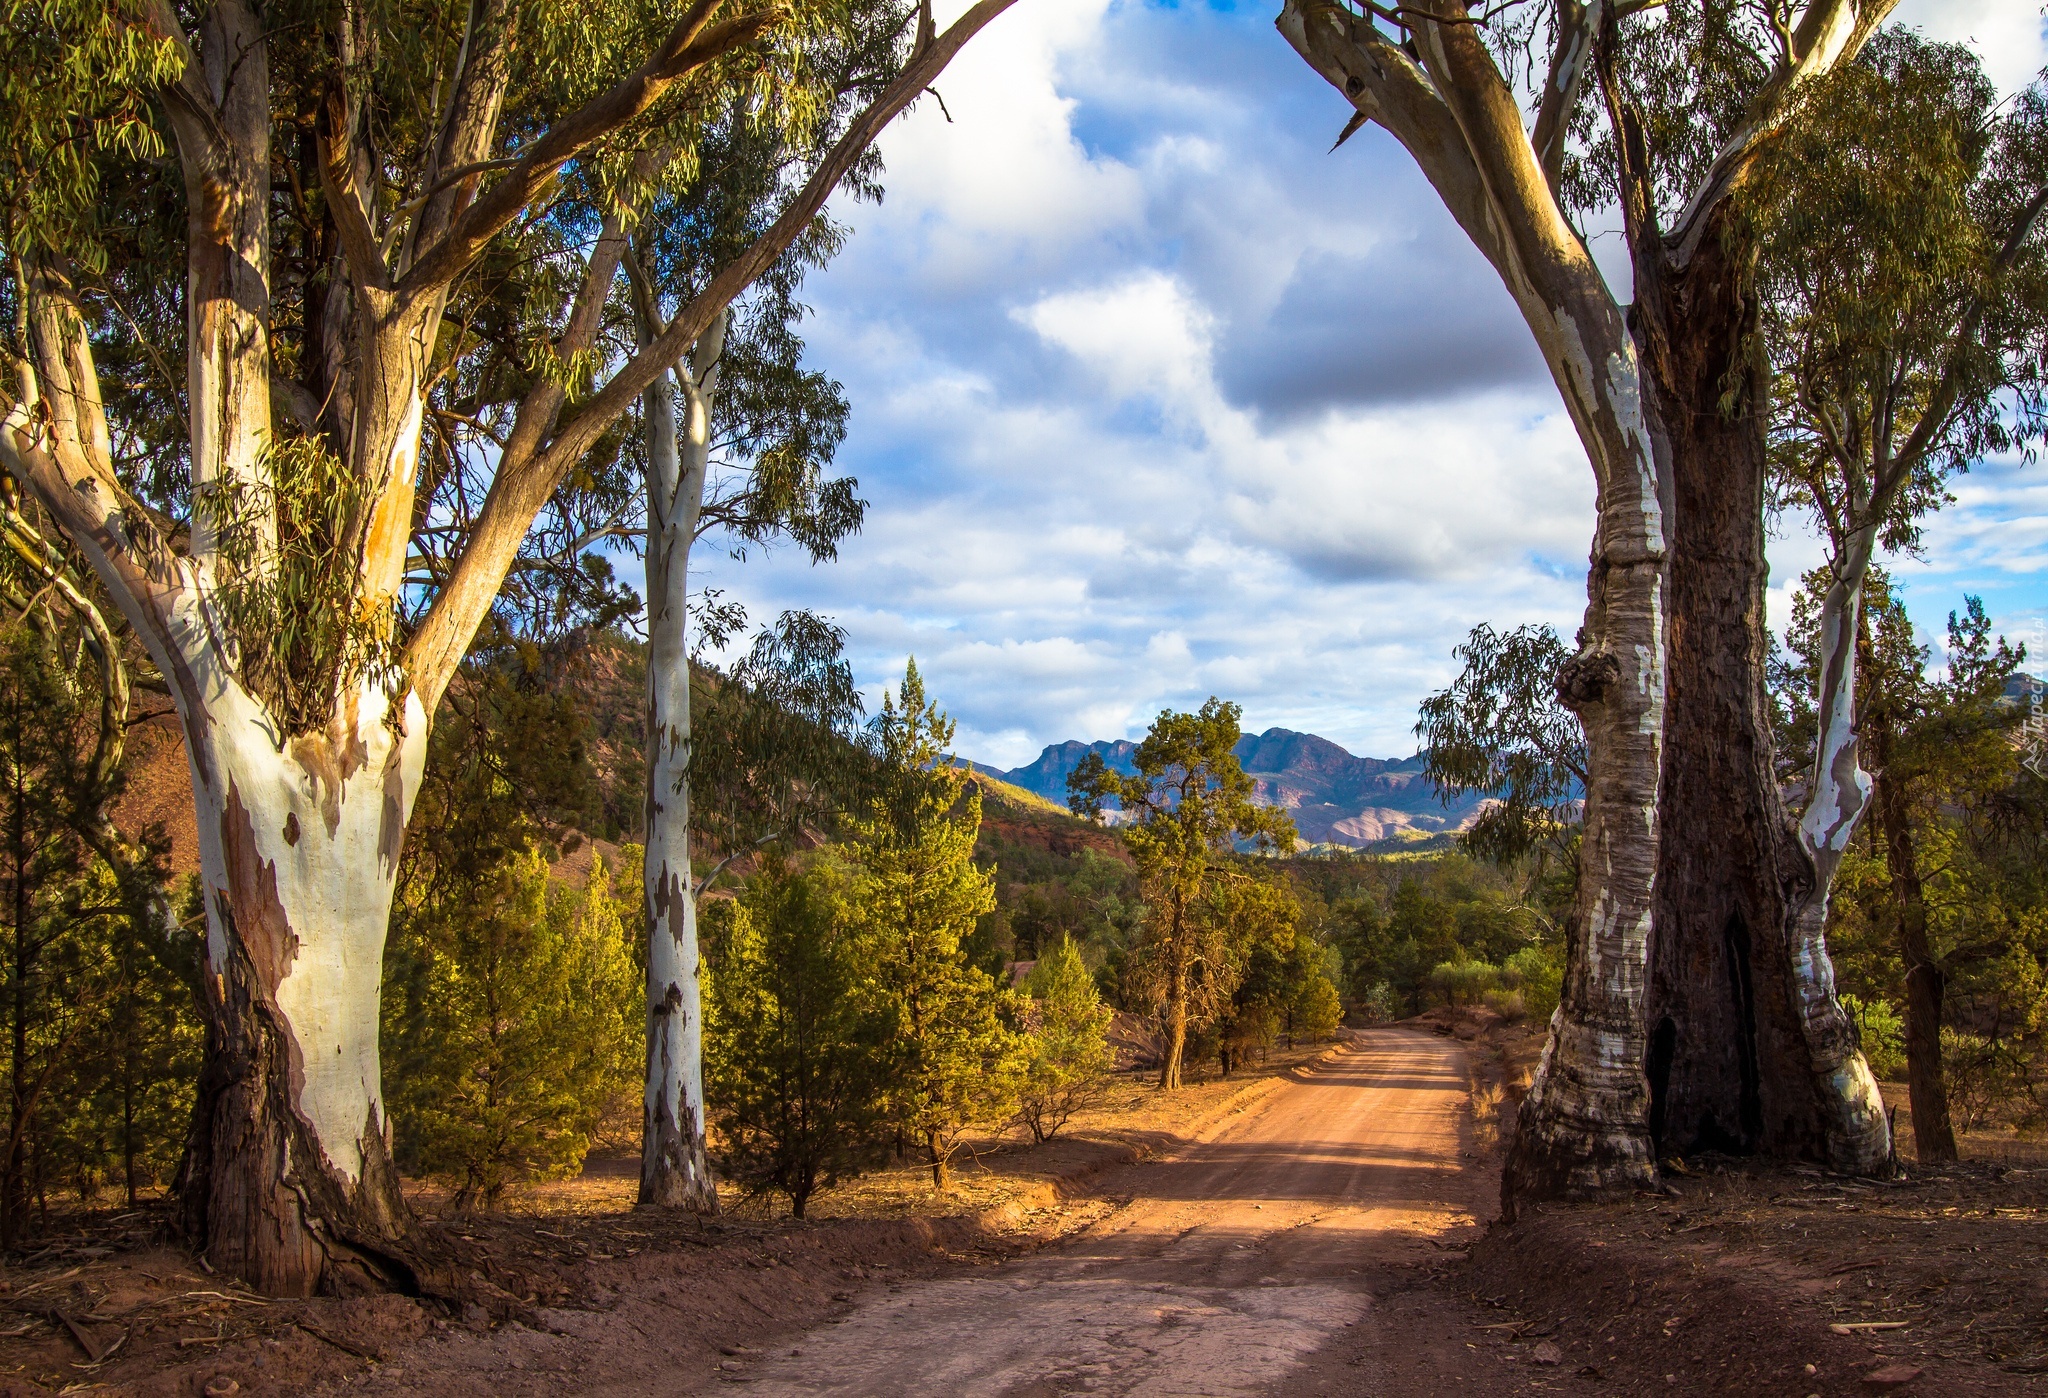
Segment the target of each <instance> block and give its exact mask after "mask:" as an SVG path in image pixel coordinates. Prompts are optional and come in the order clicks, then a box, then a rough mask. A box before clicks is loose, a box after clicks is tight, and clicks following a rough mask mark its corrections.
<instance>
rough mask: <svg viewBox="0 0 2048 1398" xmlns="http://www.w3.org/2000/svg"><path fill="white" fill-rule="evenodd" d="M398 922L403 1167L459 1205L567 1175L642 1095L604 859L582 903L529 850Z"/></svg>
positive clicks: (632, 984)
mask: <svg viewBox="0 0 2048 1398" xmlns="http://www.w3.org/2000/svg"><path fill="white" fill-rule="evenodd" d="M635 892H637V890H635ZM406 913H407V916H406V917H404V918H403V919H402V921H401V923H400V926H401V928H402V932H401V934H400V935H399V936H398V937H395V938H394V942H396V943H397V945H395V946H394V947H393V950H392V955H391V959H392V960H393V961H394V962H398V963H400V967H399V970H398V974H395V975H392V976H390V977H388V978H387V982H386V986H387V988H386V994H385V999H386V1023H387V1026H388V1027H387V1032H386V1039H387V1052H386V1061H387V1062H389V1063H391V1064H392V1065H393V1068H394V1070H395V1071H394V1072H393V1073H392V1074H391V1083H392V1089H391V1092H390V1094H389V1098H390V1102H391V1111H392V1120H393V1122H394V1125H395V1127H396V1136H397V1154H398V1158H399V1160H400V1162H401V1164H402V1165H403V1166H404V1167H405V1168H407V1169H410V1170H413V1171H416V1172H419V1173H422V1174H429V1175H437V1176H440V1177H443V1178H445V1179H448V1180H450V1181H451V1182H452V1183H453V1184H454V1186H455V1199H456V1203H457V1204H458V1206H464V1207H476V1206H482V1207H485V1208H490V1207H493V1206H495V1205H496V1204H497V1202H498V1199H499V1197H500V1196H501V1195H502V1194H503V1193H504V1191H505V1189H506V1187H507V1186H508V1185H511V1184H514V1183H518V1182H521V1181H526V1180H543V1179H557V1178H560V1177H561V1176H564V1175H568V1174H573V1173H575V1171H576V1170H577V1169H578V1168H579V1167H580V1166H581V1165H582V1163H583V1156H584V1153H585V1151H586V1150H588V1149H589V1145H590V1138H591V1136H592V1134H593V1133H594V1132H595V1131H596V1130H597V1127H598V1124H599V1122H600V1120H601V1119H602V1118H603V1116H604V1114H605V1112H606V1110H607V1109H608V1108H610V1107H611V1106H612V1105H613V1104H614V1103H615V1102H616V1101H617V1100H618V1099H619V1098H620V1097H622V1096H625V1095H628V1094H630V1093H631V1092H632V1090H633V1088H634V1087H635V1086H636V1085H637V1079H638V1075H639V1068H640V1042H639V1040H640V1032H639V1031H640V991H641V986H640V974H639V971H638V969H637V968H636V966H635V965H634V962H633V955H632V948H633V945H634V942H635V941H636V940H637V939H634V938H629V937H628V935H627V932H626V928H627V927H628V926H632V927H634V928H635V929H637V928H638V926H639V901H638V899H637V897H631V898H624V897H619V896H618V895H616V894H615V893H614V891H613V889H612V878H611V870H610V869H609V868H608V867H607V866H606V865H605V863H604V862H603V861H602V860H600V861H598V863H597V865H596V868H595V870H594V872H593V873H592V876H591V880H590V883H589V886H588V887H587V888H586V889H584V890H583V892H582V893H580V894H578V893H576V892H575V891H573V890H571V889H568V888H566V887H564V886H562V885H560V884H555V883H552V882H551V881H550V880H549V878H548V866H547V862H546V861H545V860H544V859H543V858H542V857H541V856H540V854H539V852H538V851H536V850H533V849H531V848H529V849H527V850H526V851H524V852H522V853H520V854H518V855H516V856H514V857H513V858H511V859H508V860H506V861H504V862H503V863H501V864H500V865H498V866H497V867H496V868H495V869H493V870H491V871H489V875H488V876H487V877H485V878H482V879H479V880H478V881H477V882H476V883H474V884H472V885H471V886H469V887H468V888H467V889H466V890H465V891H464V894H463V896H462V897H461V898H460V899H459V900H457V901H454V902H452V903H436V902H426V903H422V904H420V905H416V906H412V907H408V908H407V909H406Z"/></svg>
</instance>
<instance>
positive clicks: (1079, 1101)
mask: <svg viewBox="0 0 2048 1398" xmlns="http://www.w3.org/2000/svg"><path fill="white" fill-rule="evenodd" d="M1024 994H1025V995H1026V996H1028V997H1029V1004H1028V1005H1027V1006H1026V1008H1025V1011H1024V1033H1025V1043H1024V1061H1023V1073H1022V1086H1021V1089H1020V1095H1019V1105H1018V1115H1019V1116H1020V1117H1021V1118H1023V1121H1024V1124H1025V1125H1026V1126H1028V1127H1029V1128H1031V1139H1032V1140H1034V1141H1037V1142H1039V1143H1041V1144H1043V1143H1044V1142H1046V1141H1049V1140H1051V1139H1052V1138H1053V1137H1054V1136H1056V1135H1058V1134H1059V1132H1060V1128H1061V1127H1063V1126H1065V1125H1066V1124H1067V1122H1068V1121H1069V1120H1070V1119H1072V1117H1073V1115H1074V1113H1075V1112H1077V1111H1079V1110H1081V1108H1083V1107H1085V1106H1087V1105H1088V1104H1089V1103H1091V1102H1092V1101H1094V1100H1095V1099H1096V1098H1097V1097H1098V1096H1099V1095H1100V1091H1101V1086H1102V1081H1103V1078H1104V1077H1105V1075H1107V1074H1108V1072H1109V1070H1110V1067H1111V1065H1112V1063H1113V1061H1114V1059H1115V1054H1114V1052H1113V1051H1112V1050H1111V1048H1110V1045H1109V1037H1108V1035H1109V1023H1110V1020H1111V1019H1112V1018H1113V1017H1114V1011H1112V1010H1111V1009H1110V1008H1109V1007H1108V1006H1107V1005H1104V1004H1103V1003H1102V999H1101V996H1100V995H1098V994H1097V993H1096V989H1095V978H1094V977H1093V976H1090V975H1089V974H1088V966H1087V963H1085V962H1083V961H1082V960H1081V953H1080V950H1079V948H1077V947H1076V946H1075V945H1074V944H1073V942H1072V941H1071V940H1069V939H1067V938H1064V937H1063V938H1061V939H1060V941H1059V942H1058V943H1057V944H1056V945H1054V946H1053V947H1052V948H1051V950H1049V951H1048V952H1047V953H1046V954H1045V955H1043V956H1041V957H1040V958H1039V959H1038V962H1037V964H1036V965H1034V966H1033V967H1032V968H1031V974H1030V975H1029V976H1027V977H1025V980H1024Z"/></svg>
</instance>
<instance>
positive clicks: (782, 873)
mask: <svg viewBox="0 0 2048 1398" xmlns="http://www.w3.org/2000/svg"><path fill="white" fill-rule="evenodd" d="M851 882H852V875H851V874H850V873H849V872H848V871H847V870H846V869H844V868H843V867H841V866H840V865H838V864H836V863H834V862H832V861H830V860H827V859H816V860H812V861H809V862H807V863H803V864H797V863H792V862H789V861H787V860H785V859H784V858H783V857H782V856H781V855H780V854H778V853H771V854H769V855H768V856H767V857H766V858H765V859H764V861H763V863H762V865H761V868H760V870H759V871H758V872H757V873H755V875H754V876H753V877H752V878H751V879H749V880H748V881H747V885H746V887H745V889H743V890H742V891H741V893H740V895H739V896H738V897H737V898H734V899H729V900H726V901H723V902H719V903H714V904H712V905H710V907H709V908H708V909H707V918H706V921H707V922H708V923H709V924H710V925H711V926H710V931H711V933H712V936H711V938H710V940H711V942H712V944H713V945H714V946H715V948H716V952H715V962H714V964H713V965H712V966H711V968H710V970H709V973H708V977H707V979H708V989H709V998H708V1002H707V1006H706V1008H707V1011H708V1014H707V1021H708V1023H707V1025H706V1029H707V1034H706V1045H707V1052H706V1059H705V1066H706V1068H707V1070H708V1072H707V1077H708V1082H707V1084H706V1086H707V1093H708V1096H709V1099H710V1104H711V1109H712V1113H713V1116H712V1120H713V1122H714V1123H715V1124H716V1126H717V1130H718V1137H719V1141H720V1149H719V1151H718V1160H719V1164H720V1166H721V1169H722V1171H723V1173H724V1174H725V1176H726V1178H728V1179H730V1180H732V1181H734V1182H736V1183H737V1184H739V1185H740V1186H741V1187H742V1188H743V1189H746V1190H747V1191H749V1192H750V1193H753V1194H757V1195H758V1194H763V1193H766V1192H768V1191H770V1190H774V1191H777V1192H779V1193H781V1194H783V1195H784V1196H785V1197H787V1198H788V1200H789V1204H790V1210H791V1212H793V1213H794V1214H795V1215H796V1216H797V1217H798V1218H802V1217H803V1216H804V1212H805V1210H806V1208H807V1207H808V1206H809V1203H810V1199H811V1196H812V1195H813V1194H814V1193H815V1192H816V1191H818V1190H820V1189H825V1188H829V1187H830V1186H831V1185H832V1184H833V1183H834V1182H836V1181H837V1180H840V1179H842V1178H844V1177H846V1176H847V1175H849V1174H851V1173H853V1172H854V1171H856V1170H858V1169H859V1168H860V1167H861V1166H862V1165H863V1164H865V1163H866V1162H867V1161H869V1160H870V1159H872V1158H873V1156H874V1155H875V1153H876V1149H877V1140H878V1137H879V1129H880V1126H881V1123H882V1120H883V1115H884V1108H885V1105H886V1094H887V1088H888V1078H887V1071H888V1068H889V1066H890V1058H889V1055H890V1048H891V1045H890V1040H889V1031H890V1029H891V1028H892V1026H893V1022H894V1021H893V1016H892V1015H891V1014H890V1009H891V1007H890V1006H889V1005H888V1004H887V1002H886V1000H885V999H884V997H882V996H879V995H878V994H877V993H876V987H875V986H874V984H873V982H872V980H871V979H870V977H871V973H872V970H873V962H874V947H873V945H872V935H873V934H872V933H871V932H870V933H867V934H866V935H864V934H863V931H862V929H861V928H860V926H859V924H858V923H857V922H856V921H855V919H854V917H853V910H852V908H851V907H850V906H849V901H848V900H849V896H850V894H851V892H852V888H851Z"/></svg>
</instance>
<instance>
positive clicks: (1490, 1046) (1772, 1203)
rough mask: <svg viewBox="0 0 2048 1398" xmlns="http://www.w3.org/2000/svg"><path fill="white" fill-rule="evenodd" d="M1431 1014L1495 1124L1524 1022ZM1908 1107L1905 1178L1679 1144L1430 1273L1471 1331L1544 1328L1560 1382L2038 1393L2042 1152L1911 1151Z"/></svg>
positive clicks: (2046, 1280) (1980, 1147)
mask: <svg viewBox="0 0 2048 1398" xmlns="http://www.w3.org/2000/svg"><path fill="white" fill-rule="evenodd" d="M1432 1019H1433V1021H1434V1022H1436V1023H1437V1027H1439V1028H1441V1029H1443V1030H1445V1031H1446V1032H1450V1033H1453V1034H1455V1035H1457V1036H1459V1037H1462V1038H1467V1039H1468V1040H1469V1041H1471V1042H1473V1043H1474V1045H1475V1051H1474V1057H1475V1071H1474V1101H1475V1106H1476V1107H1478V1108H1479V1113H1478V1114H1479V1116H1480V1119H1481V1122H1482V1124H1483V1123H1484V1121H1485V1119H1486V1118H1487V1117H1489V1116H1490V1117H1492V1118H1493V1120H1494V1121H1495V1122H1496V1132H1495V1135H1496V1137H1498V1135H1499V1134H1500V1133H1501V1132H1503V1131H1504V1130H1505V1129H1507V1126H1508V1124H1509V1123H1511V1121H1512V1117H1513V1112H1514V1109H1515V1107H1516V1105H1517V1104H1518V1102H1519V1101H1520V1097H1521V1092H1522V1090H1523V1089H1524V1088H1526V1086H1527V1085H1528V1081H1529V1074H1530V1072H1531V1071H1532V1070H1533V1068H1534V1066H1535V1063H1536V1059H1537V1057H1538V1056H1539V1055H1540V1053H1541V1051H1542V1045H1543V1035H1542V1033H1541V1031H1540V1030H1538V1029H1535V1028H1532V1027H1530V1026H1527V1025H1520V1026H1517V1025H1506V1024H1501V1023H1500V1022H1498V1020H1497V1019H1493V1018H1492V1017H1490V1016H1487V1015H1486V1014H1485V1012H1483V1011H1482V1012H1478V1013H1477V1014H1473V1013H1470V1012H1467V1013H1464V1014H1458V1015H1452V1014H1449V1013H1447V1012H1438V1013H1437V1014H1436V1015H1434V1016H1433V1017H1432ZM1893 1095H1894V1093H1893V1092H1892V1091H1891V1090H1890V1089H1889V1088H1888V1090H1887V1093H1886V1096H1887V1099H1890V1098H1891V1097H1892V1096H1893ZM1904 1116H1905V1114H1904V1113H1903V1112H1901V1113H1900V1117H1901V1121H1900V1123H1899V1126H1900V1131H1901V1133H1902V1135H1905V1136H1906V1137H1907V1140H1906V1141H1905V1142H1902V1146H1901V1149H1902V1151H1904V1152H1905V1153H1906V1155H1907V1160H1908V1167H1907V1168H1908V1177H1907V1178H1905V1179H1903V1180H1899V1181H1887V1182H1871V1181H1862V1180H1848V1179H1843V1178H1840V1177H1837V1176H1831V1175H1828V1174H1826V1173H1824V1172H1822V1171H1820V1170H1818V1169H1814V1168H1812V1167H1790V1168H1787V1167H1778V1166H1766V1165H1758V1164H1753V1163H1748V1162H1741V1161H1735V1160H1726V1159H1715V1158H1707V1159H1702V1160H1696V1161H1694V1162H1691V1164H1690V1166H1689V1167H1688V1169H1689V1171H1690V1173H1688V1174H1682V1175H1681V1174H1672V1175H1669V1176H1667V1179H1666V1185H1667V1188H1668V1189H1669V1191H1670V1192H1669V1193H1667V1194H1663V1195H1647V1194H1646V1195H1638V1196H1637V1197H1635V1198H1634V1199H1632V1200H1629V1201H1627V1202H1625V1203H1614V1204H1603V1205H1589V1206H1579V1207H1562V1206H1551V1207H1544V1208H1538V1209H1525V1210H1524V1211H1523V1215H1522V1217H1521V1219H1520V1220H1519V1221H1518V1222H1517V1223H1516V1224H1514V1225H1513V1226H1507V1225H1502V1224H1498V1223H1496V1224H1495V1225H1494V1226H1493V1227H1492V1228H1491V1229H1489V1230H1488V1232H1487V1234H1486V1236H1485V1238H1484V1239H1483V1240H1481V1241H1480V1242H1479V1243H1478V1244H1477V1245H1476V1246H1475V1247H1474V1248H1473V1249H1472V1254H1471V1257H1470V1260H1469V1261H1467V1262H1465V1263H1464V1264H1463V1265H1461V1266H1460V1267H1459V1268H1458V1270H1457V1271H1456V1272H1455V1273H1453V1274H1451V1275H1449V1276H1447V1277H1446V1278H1445V1279H1444V1280H1445V1283H1446V1284H1447V1285H1449V1286H1453V1287H1455V1288H1457V1289H1458V1290H1460V1291H1462V1292H1463V1293H1464V1294H1465V1295H1466V1296H1467V1297H1468V1298H1469V1299H1471V1300H1473V1301H1474V1302H1477V1303H1478V1304H1481V1305H1483V1306H1485V1307H1486V1308H1487V1309H1488V1310H1489V1311H1490V1312H1491V1313H1492V1314H1491V1319H1490V1320H1489V1321H1488V1322H1487V1324H1488V1327H1489V1328H1488V1329H1487V1330H1486V1331H1485V1333H1484V1335H1483V1336H1482V1337H1481V1338H1480V1339H1479V1340H1478V1343H1479V1344H1480V1345H1481V1347H1482V1349H1486V1350H1490V1351H1492V1352H1494V1353H1496V1354H1498V1355H1499V1356H1500V1357H1501V1358H1502V1359H1508V1360H1514V1361H1518V1362H1528V1361H1529V1359H1530V1358H1531V1357H1532V1356H1533V1355H1534V1354H1535V1352H1536V1347H1537V1346H1538V1345H1539V1344H1545V1343H1547V1344H1549V1345H1551V1346H1554V1347H1555V1348H1554V1351H1545V1352H1544V1357H1545V1358H1554V1359H1555V1360H1556V1361H1557V1362H1556V1363H1554V1364H1550V1365H1544V1366H1541V1372H1543V1373H1546V1374H1548V1375H1549V1376H1550V1377H1549V1378H1548V1379H1547V1380H1546V1381H1545V1386H1547V1387H1550V1388H1552V1389H1554V1390H1556V1391H1559V1392H1570V1393H1648V1392H1663V1393H1669V1392H1674V1391H1675V1392H1682V1393H1731V1394H1787V1395H1791V1396H1792V1398H1799V1395H1802V1394H1848V1393H1862V1394H1868V1393H1875V1392H1885V1391H1896V1392H1903V1393H1910V1394H1927V1395H1935V1394H1940V1395H1948V1394H1959V1395H1963V1394H2022V1393H2026V1394H2041V1393H2048V1168H2043V1166H2048V1160H2042V1158H2041V1156H2040V1154H2039V1146H2038V1144H2036V1143H2031V1142H2026V1141H2018V1140H2015V1139H2014V1138H2013V1137H2012V1135H2011V1133H2010V1132H2007V1133H2003V1134H1997V1133H1985V1134H1984V1135H1982V1136H1972V1137H1968V1138H1966V1139H1965V1142H1964V1150H1965V1153H1966V1154H1971V1153H1975V1154H1978V1155H1980V1156H1981V1157H1982V1158H1980V1159H1978V1160H1976V1161H1969V1162H1966V1163H1964V1164H1962V1165H1960V1166H1951V1167H1947V1168H1945V1169H1939V1170H1936V1169H1929V1170H1921V1169H1919V1168H1918V1167H1917V1166H1914V1165H1913V1164H1912V1163H1911V1151H1910V1132H1909V1130H1908V1128H1907V1125H1906V1122H1905V1121H1904V1119H1903V1118H1904ZM2014 1161H2023V1162H2025V1166H2024V1167H2023V1168H2014V1167H2013V1165H2012V1164H2011V1163H2010V1162H2014ZM2036 1162H2039V1163H2036ZM1873 1323H1875V1324H1879V1325H1885V1326H1896V1327H1898V1328H1887V1329H1865V1328H1860V1327H1864V1326H1867V1325H1870V1324H1873ZM1832 1326H1843V1327H1847V1328H1848V1333H1847V1334H1843V1333H1840V1332H1838V1331H1836V1330H1834V1329H1831V1328H1830V1327H1832ZM1808 1366H1811V1368H1809V1367H1808Z"/></svg>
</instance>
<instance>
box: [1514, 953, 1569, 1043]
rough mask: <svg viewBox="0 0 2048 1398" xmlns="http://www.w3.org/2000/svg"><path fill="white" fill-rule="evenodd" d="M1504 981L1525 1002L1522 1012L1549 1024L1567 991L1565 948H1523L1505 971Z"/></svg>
mask: <svg viewBox="0 0 2048 1398" xmlns="http://www.w3.org/2000/svg"><path fill="white" fill-rule="evenodd" d="M1501 978H1502V980H1503V981H1504V982H1505V983H1506V984H1508V985H1509V986H1511V987H1513V989H1514V993H1515V994H1517V995H1519V996H1520V997H1521V1000H1522V1011H1523V1013H1524V1014H1526V1015H1528V1016H1529V1017H1530V1018H1532V1019H1534V1020H1536V1021H1537V1022H1539V1023H1548V1022H1549V1020H1550V1016H1551V1015H1552V1014H1554V1013H1555V1012H1556V1010H1557V1001H1558V997H1559V996H1560V995H1561V994H1562V993H1563V991H1564V947H1563V946H1562V945H1561V944H1559V943H1555V942H1553V943H1549V944H1547V945H1543V946H1533V947H1523V948H1522V949H1521V950H1520V951H1518V952H1516V953H1515V954H1514V955H1513V956H1510V957H1509V958H1508V959H1507V962H1506V964H1505V965H1503V966H1502V967H1501Z"/></svg>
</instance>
